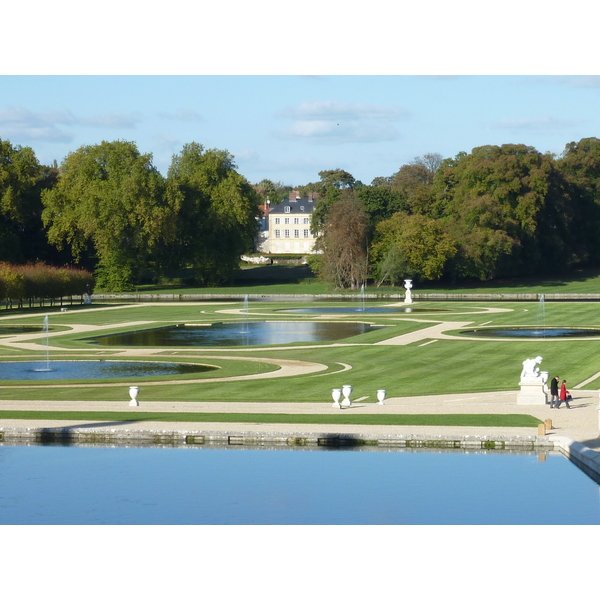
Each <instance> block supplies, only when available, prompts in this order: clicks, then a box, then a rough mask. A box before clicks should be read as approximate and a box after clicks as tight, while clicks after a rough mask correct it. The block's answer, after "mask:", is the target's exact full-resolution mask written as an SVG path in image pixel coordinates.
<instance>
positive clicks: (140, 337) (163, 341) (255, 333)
mask: <svg viewBox="0 0 600 600" xmlns="http://www.w3.org/2000/svg"><path fill="white" fill-rule="evenodd" d="M373 329H375V327H373V326H371V325H367V324H366V323H342V322H338V323H315V322H308V321H307V322H290V321H244V322H243V323H242V322H230V323H215V324H214V325H211V326H207V327H193V326H188V325H179V326H173V327H161V328H156V329H144V330H142V331H132V332H129V333H119V334H114V335H105V336H102V337H95V338H91V340H90V341H93V342H94V343H97V344H102V345H104V346H255V345H269V344H291V343H293V342H327V341H331V340H339V339H343V338H347V337H351V336H354V335H359V334H361V333H366V332H367V331H372V330H373Z"/></svg>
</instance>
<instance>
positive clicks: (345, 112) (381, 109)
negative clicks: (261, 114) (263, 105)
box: [282, 101, 409, 144]
mask: <svg viewBox="0 0 600 600" xmlns="http://www.w3.org/2000/svg"><path fill="white" fill-rule="evenodd" d="M282 116H283V117H285V118H290V119H292V123H291V125H290V126H289V127H288V128H287V129H285V130H284V131H283V133H282V135H283V137H286V138H292V139H300V140H305V141H312V142H318V143H330V144H337V143H358V142H360V143H365V142H380V141H388V140H394V139H398V138H399V137H400V134H399V132H398V131H397V130H396V128H395V126H394V123H395V122H396V121H400V120H404V119H407V118H408V117H409V112H408V111H406V110H405V109H403V108H401V107H397V106H391V107H390V106H378V105H375V104H365V103H347V102H336V101H315V102H304V103H302V104H299V105H298V106H296V107H290V108H287V109H286V110H285V111H283V112H282Z"/></svg>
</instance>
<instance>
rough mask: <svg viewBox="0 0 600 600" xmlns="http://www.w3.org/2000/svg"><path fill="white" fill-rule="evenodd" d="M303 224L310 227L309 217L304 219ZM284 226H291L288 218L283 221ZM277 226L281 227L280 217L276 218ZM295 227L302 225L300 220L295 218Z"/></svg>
mask: <svg viewBox="0 0 600 600" xmlns="http://www.w3.org/2000/svg"><path fill="white" fill-rule="evenodd" d="M302 223H303V224H304V225H308V224H309V223H310V219H309V218H308V217H304V218H303V220H302ZM283 224H284V225H289V224H290V218H289V217H286V218H285V219H283ZM275 225H281V218H280V217H275ZM294 225H300V218H299V217H294Z"/></svg>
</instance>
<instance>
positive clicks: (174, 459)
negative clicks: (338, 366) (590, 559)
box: [0, 446, 600, 525]
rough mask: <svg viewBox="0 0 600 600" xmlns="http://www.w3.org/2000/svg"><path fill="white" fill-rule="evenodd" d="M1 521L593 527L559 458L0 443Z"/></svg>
mask: <svg viewBox="0 0 600 600" xmlns="http://www.w3.org/2000/svg"><path fill="white" fill-rule="evenodd" d="M0 482H1V483H0V524H4V525H6V524H14V525H22V524H32V525H42V524H48V525H51V524H62V525H68V524H77V525H84V524H89V525H93V524H114V525H120V524H143V525H158V524H170V525H195V524H197V525H208V524H214V525H224V524H236V525H241V524H259V525H261V524H262V525H267V524H279V525H282V524H290V525H293V524H314V525H327V524H340V525H359V524H399V525H403V524H404V525H408V524H413V525H425V524H438V525H441V524H455V525H460V524H473V525H486V524H487V525H492V524H513V525H521V524H530V525H535V524H600V497H599V486H598V484H596V483H595V482H594V481H593V480H591V479H590V478H589V477H588V476H587V475H585V474H584V473H583V472H582V471H580V470H579V469H578V468H577V467H576V466H574V465H573V464H571V463H570V462H569V461H568V460H567V459H566V458H564V457H563V456H562V455H559V454H554V453H550V454H547V455H544V456H540V457H538V455H536V454H533V453H524V454H498V453H496V454H495V453H484V452H481V453H466V452H449V451H442V452H421V451H419V452H407V451H398V450H392V451H388V452H386V451H357V450H301V449H299V450H261V449H256V450H254V449H253V450H247V449H233V448H230V449H220V448H219V449H215V448H108V447H57V446H0Z"/></svg>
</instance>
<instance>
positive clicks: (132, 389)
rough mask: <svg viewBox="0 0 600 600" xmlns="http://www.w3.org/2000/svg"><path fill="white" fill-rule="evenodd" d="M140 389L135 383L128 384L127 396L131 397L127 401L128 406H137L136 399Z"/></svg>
mask: <svg viewBox="0 0 600 600" xmlns="http://www.w3.org/2000/svg"><path fill="white" fill-rule="evenodd" d="M139 391H140V388H139V387H138V386H137V385H131V386H129V397H130V398H131V400H130V402H129V406H139V405H140V403H139V402H138V401H137V395H138V393H139Z"/></svg>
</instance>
